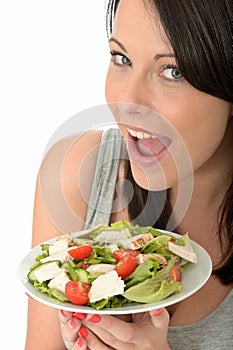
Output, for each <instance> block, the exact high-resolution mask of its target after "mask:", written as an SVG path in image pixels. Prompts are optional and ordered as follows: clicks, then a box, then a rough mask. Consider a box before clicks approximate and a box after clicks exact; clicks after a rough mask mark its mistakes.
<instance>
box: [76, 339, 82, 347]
mask: <svg viewBox="0 0 233 350" xmlns="http://www.w3.org/2000/svg"><path fill="white" fill-rule="evenodd" d="M76 344H77V346H78V347H79V348H80V349H81V348H82V347H83V344H84V343H83V339H82V338H78V340H77V342H76Z"/></svg>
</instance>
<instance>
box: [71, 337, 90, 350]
mask: <svg viewBox="0 0 233 350" xmlns="http://www.w3.org/2000/svg"><path fill="white" fill-rule="evenodd" d="M86 349H89V348H87V342H86V340H85V339H83V338H81V337H80V338H78V339H77V341H76V342H75V343H74V345H73V346H72V348H71V350H86Z"/></svg>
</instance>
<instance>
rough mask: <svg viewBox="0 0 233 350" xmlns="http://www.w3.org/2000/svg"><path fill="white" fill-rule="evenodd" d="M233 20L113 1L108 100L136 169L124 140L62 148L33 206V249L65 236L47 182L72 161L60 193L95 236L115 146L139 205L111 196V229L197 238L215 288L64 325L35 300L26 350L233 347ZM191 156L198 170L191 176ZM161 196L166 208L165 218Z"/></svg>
mask: <svg viewBox="0 0 233 350" xmlns="http://www.w3.org/2000/svg"><path fill="white" fill-rule="evenodd" d="M232 18H233V4H232V1H231V0H223V1H218V0H212V1H211V2H210V1H208V2H203V1H201V0H173V1H170V0H154V1H152V0H151V1H150V0H147V1H146V0H144V1H143V0H120V1H112V0H110V1H109V4H108V21H109V30H110V38H109V45H110V52H111V62H110V66H109V70H108V74H107V80H106V98H107V102H108V103H109V105H110V108H111V109H112V111H113V114H114V117H115V118H116V121H117V123H118V126H119V129H120V131H121V134H122V136H123V139H124V141H125V142H124V144H125V145H126V150H127V152H128V155H129V162H128V160H127V159H126V158H127V156H126V155H125V153H124V152H126V151H125V149H124V147H123V148H122V149H121V148H120V146H119V145H118V146H116V147H115V148H114V144H115V143H116V144H118V141H119V135H118V131H116V130H115V131H110V132H108V133H106V134H104V135H103V138H102V133H101V132H90V133H85V134H83V135H81V136H79V137H78V138H75V137H74V138H72V139H66V140H62V141H61V142H59V143H58V144H57V145H55V146H54V147H53V149H52V150H51V151H50V152H49V154H48V156H47V157H46V159H45V161H44V162H43V164H42V167H41V170H40V174H39V177H38V184H37V190H36V196H35V212H34V230H33V245H36V244H39V243H40V242H42V241H45V240H47V239H49V238H51V237H55V236H57V235H59V234H60V233H61V231H60V230H59V228H58V227H57V226H56V222H54V223H53V220H52V219H51V216H50V215H49V214H50V213H49V212H48V207H47V205H45V202H46V201H45V200H44V195H45V193H46V191H47V190H48V191H49V190H51V188H52V189H53V188H54V187H55V185H54V181H53V179H54V178H53V176H49V175H51V174H53V173H52V172H53V171H56V169H55V168H56V166H55V165H54V164H56V162H55V160H56V159H57V155H58V154H59V152H60V153H62V152H63V154H65V158H64V161H63V162H62V169H60V170H61V184H62V192H63V194H64V196H65V198H66V201H67V203H69V206H70V208H71V209H72V212H73V213H75V214H76V219H77V218H78V220H79V221H78V222H77V220H76V223H75V229H76V230H79V229H80V230H81V229H83V227H84V226H83V222H86V223H87V224H90V225H92V224H93V223H94V221H93V215H94V214H93V213H96V212H97V213H98V209H99V208H98V207H97V208H96V207H95V208H94V210H93V211H92V209H91V205H90V202H89V207H88V205H87V201H86V200H85V198H87V199H88V200H90V201H91V200H92V199H93V198H92V196H93V192H94V191H91V188H92V186H94V185H93V181H94V182H95V180H96V178H95V179H94V180H93V178H94V173H95V168H96V164H98V163H97V162H98V161H97V157H98V155H99V154H100V153H98V152H104V151H103V148H104V147H102V146H103V144H104V143H105V146H106V142H107V145H110V143H112V145H111V146H109V148H112V149H113V150H114V151H116V152H117V151H119V149H120V150H121V151H122V153H121V155H120V156H119V157H120V160H119V157H118V156H117V157H116V158H117V159H118V163H119V168H117V169H118V170H117V173H116V174H115V175H116V176H115V178H114V179H115V180H114V181H115V183H116V182H118V181H119V180H120V179H127V180H129V181H130V182H131V184H132V185H133V198H132V200H131V201H130V202H129V203H128V202H127V203H128V205H127V206H125V202H124V199H125V196H124V193H125V191H124V187H123V189H122V192H121V191H120V192H118V197H115V198H114V195H115V194H116V193H114V192H115V188H114V186H110V188H109V189H108V191H109V193H108V194H109V196H110V195H111V196H112V197H111V198H112V202H113V203H115V204H117V205H116V206H115V207H114V206H112V208H111V213H110V214H109V215H108V217H107V218H106V217H105V218H104V219H103V220H108V223H110V222H114V221H116V220H119V219H126V220H130V221H134V222H139V223H140V224H151V223H152V224H154V225H155V226H156V227H162V228H165V227H168V222H169V220H170V218H171V217H172V218H173V220H172V224H170V225H171V227H173V228H175V230H176V231H177V232H179V233H181V234H182V233H184V232H186V231H188V232H189V234H190V237H191V238H192V239H193V240H195V241H196V242H198V243H199V244H201V245H202V246H203V247H204V248H205V249H206V250H207V251H208V252H209V254H210V256H211V258H212V262H213V273H212V275H211V277H210V279H209V280H208V282H207V283H206V284H205V285H204V286H203V287H202V288H201V289H200V290H199V291H198V292H196V293H195V294H194V295H192V296H191V297H189V298H187V299H186V300H184V301H182V302H180V303H177V304H175V305H172V306H170V307H168V308H167V309H161V310H155V311H152V312H150V313H145V314H137V315H136V316H132V317H131V316H129V317H128V318H116V317H113V316H101V317H100V316H97V315H87V316H85V315H83V314H71V313H68V312H65V311H60V312H59V320H58V318H57V312H56V310H54V309H50V308H48V307H46V306H44V305H41V304H39V303H37V302H35V301H33V300H29V314H28V315H29V321H28V334H27V341H26V348H25V349H26V350H29V349H33V350H36V349H41V348H43V349H56V350H58V349H65V348H66V347H65V345H64V343H63V339H64V341H65V343H66V344H67V348H69V349H72V350H77V349H83V350H84V349H95V350H97V349H101V350H105V349H112V348H113V349H124V350H128V349H129V350H131V349H134V350H136V349H144V350H146V349H157V350H168V349H172V350H173V349H179V350H181V349H185V350H186V349H213V348H214V349H221V350H228V349H231V348H232V346H233V336H232V334H233V326H232V324H233V322H232V312H231V310H232V307H233V293H232V282H233V281H232V276H233V273H232V266H233V264H232V258H233V250H232V243H233V233H232V202H233V201H232V198H233V191H232V173H233V172H232V170H233V169H232V168H233V164H232V129H233V127H232V124H233V123H232V119H233V118H232V115H233V106H232V103H233V81H232V76H233V64H232V62H233V53H232V32H233V28H232ZM161 120H162V122H161ZM101 138H102V139H101ZM109 142H110V143H109ZM182 142H183V146H182V147H181V148H180V146H181V144H182ZM64 149H65V150H66V151H65V152H64ZM180 149H181V152H182V157H179V152H180ZM187 155H188V156H187ZM101 156H102V153H101ZM183 157H186V158H185V159H186V160H187V162H186V164H188V168H187V167H182V159H184V158H183ZM113 158H114V161H115V160H116V159H115V157H113ZM98 160H99V158H98ZM177 162H178V163H179V162H180V163H179V164H180V166H179V167H177ZM129 163H130V165H129ZM190 164H191V167H190ZM109 168H112V166H109ZM87 169H88V174H90V178H88V179H87V176H85V174H86V171H87ZM77 174H79V185H77V181H76V180H77ZM95 176H99V175H98V174H97V175H95ZM100 176H102V175H100ZM116 177H117V179H116ZM50 179H51V181H50ZM190 186H191V187H192V192H191V194H189V195H188V198H186V204H185V208H182V205H181V203H179V206H178V207H176V202H177V198H179V195H180V192H185V189H186V190H189V189H190ZM111 188H112V191H111ZM166 190H167V191H166ZM51 192H52V190H51ZM84 192H85V195H84ZM110 192H112V193H110ZM166 192H167V193H166ZM164 193H165V197H166V198H165V197H164V196H162V197H161V195H162V194H164ZM158 196H159V203H160V202H161V198H163V201H164V202H165V205H164V208H162V210H160V209H161V208H160V209H159V210H158V212H159V214H158V215H157V213H156V210H157V209H156V208H157V207H156V205H157V204H156V203H157V202H156V201H157V199H156V198H157V197H158ZM57 198H58V197H57ZM57 198H56V200H55V201H56V206H57V207H59V200H58V199H57ZM116 198H118V200H117V201H116V200H115V199H116ZM150 198H152V199H151V200H150ZM164 198H165V199H164ZM119 199H120V200H119ZM121 199H122V201H121ZM135 203H136V204H135ZM148 203H149V205H148ZM52 204H53V203H52ZM144 208H145V210H143V209H144ZM151 208H152V209H151ZM148 210H149V212H148ZM180 210H181V211H182V213H181V215H180ZM91 211H92V212H91ZM90 212H91V214H90ZM92 214H93V215H92ZM60 216H61V217H62V218H61V217H60V219H61V220H62V221H63V222H64V223H65V222H67V220H66V219H67V218H66V216H65V214H64V215H60ZM101 220H102V217H101ZM174 222H175V223H174ZM87 224H86V225H87ZM68 230H69V228H68V227H67V231H68ZM63 231H64V230H63ZM60 322H61V325H60ZM61 326H62V332H61ZM62 337H63V339H62Z"/></svg>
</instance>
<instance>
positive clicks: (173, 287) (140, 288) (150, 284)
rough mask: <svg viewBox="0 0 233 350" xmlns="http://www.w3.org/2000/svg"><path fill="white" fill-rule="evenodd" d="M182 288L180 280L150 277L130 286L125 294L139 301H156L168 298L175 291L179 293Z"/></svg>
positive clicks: (132, 299) (128, 297) (130, 298)
mask: <svg viewBox="0 0 233 350" xmlns="http://www.w3.org/2000/svg"><path fill="white" fill-rule="evenodd" d="M181 289H182V284H181V283H180V282H173V281H162V282H160V281H156V280H154V278H150V279H147V280H145V281H144V282H142V283H140V284H137V285H136V286H133V287H131V288H129V289H128V290H127V291H126V292H125V293H124V294H123V296H124V297H125V298H127V299H129V300H131V301H136V302H138V303H154V302H157V301H160V300H163V299H165V298H167V297H168V296H169V295H171V294H173V293H179V292H180V291H181Z"/></svg>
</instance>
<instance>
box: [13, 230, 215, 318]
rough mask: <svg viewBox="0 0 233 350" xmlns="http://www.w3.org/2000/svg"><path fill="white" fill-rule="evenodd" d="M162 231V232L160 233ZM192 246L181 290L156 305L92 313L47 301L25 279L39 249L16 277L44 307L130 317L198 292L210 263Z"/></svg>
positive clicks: (25, 259) (78, 307)
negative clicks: (192, 259)
mask: <svg viewBox="0 0 233 350" xmlns="http://www.w3.org/2000/svg"><path fill="white" fill-rule="evenodd" d="M161 231H162V230H161ZM88 232H89V231H82V232H76V233H73V234H72V237H78V236H84V237H85V236H87V233H88ZM162 232H163V233H168V234H170V235H174V236H176V237H179V235H178V234H174V233H171V232H167V231H162ZM52 241H53V240H50V241H47V242H45V243H51V242H52ZM191 244H192V247H193V249H194V251H195V253H196V254H197V263H196V264H192V263H189V264H188V265H187V266H185V268H184V273H183V281H182V283H183V291H182V292H181V293H179V294H173V295H171V296H169V297H168V298H166V299H164V300H161V301H159V302H155V303H151V304H140V303H131V304H129V305H124V306H123V307H121V308H112V309H103V310H95V309H93V308H92V307H90V306H78V305H74V304H72V303H70V302H63V303H62V302H59V301H57V300H56V299H53V298H50V297H49V296H48V295H47V294H45V293H42V292H40V291H39V290H37V289H36V288H34V287H33V285H32V284H31V283H30V282H29V281H28V280H27V274H28V272H29V268H30V266H32V265H33V264H34V263H35V257H36V256H38V255H39V254H40V253H41V248H40V246H37V247H35V248H34V249H32V250H31V251H30V252H29V253H28V254H27V255H26V256H25V257H24V259H23V260H22V261H21V263H20V265H19V267H18V277H19V279H20V281H21V282H22V283H23V285H24V288H25V290H26V293H27V294H28V295H29V296H31V297H32V298H33V299H35V300H37V301H39V302H41V303H43V304H46V305H48V306H51V307H54V308H57V309H63V310H67V311H72V312H83V313H95V314H111V315H119V314H131V313H138V312H145V311H149V310H154V309H158V308H161V307H166V306H169V305H172V304H175V303H178V302H179V301H181V300H184V299H186V298H188V297H189V296H190V295H192V294H193V293H195V292H196V291H198V290H199V289H200V288H201V287H202V286H203V285H204V284H205V283H206V281H207V280H208V278H209V277H210V275H211V271H212V262H211V259H210V256H209V255H208V253H207V252H206V251H205V250H204V249H203V248H202V247H201V246H200V245H199V244H197V243H196V242H194V241H191Z"/></svg>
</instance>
